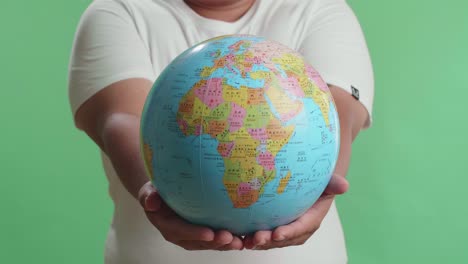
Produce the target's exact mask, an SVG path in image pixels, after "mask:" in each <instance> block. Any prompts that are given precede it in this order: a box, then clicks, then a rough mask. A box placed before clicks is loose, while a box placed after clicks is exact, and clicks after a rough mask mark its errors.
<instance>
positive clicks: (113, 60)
mask: <svg viewBox="0 0 468 264" xmlns="http://www.w3.org/2000/svg"><path fill="white" fill-rule="evenodd" d="M128 78H146V79H148V80H150V81H154V79H155V76H154V71H153V67H152V63H151V60H150V56H149V52H148V49H147V48H146V47H145V45H144V43H143V41H142V39H141V38H140V36H139V34H138V31H137V29H136V27H135V24H134V22H133V20H132V16H131V13H130V10H129V9H128V8H127V7H126V6H124V5H123V4H122V3H121V2H119V1H115V0H96V1H94V2H93V3H92V4H91V5H90V6H89V7H88V8H87V9H86V11H85V12H84V14H83V15H82V17H81V20H80V23H79V25H78V28H77V31H76V35H75V39H74V43H73V49H72V53H71V58H70V64H69V79H68V94H69V100H70V105H71V110H72V113H73V115H75V113H76V111H77V110H78V108H79V107H80V106H81V105H82V104H83V103H84V102H85V101H86V100H88V99H89V98H90V97H92V96H93V95H94V94H96V93H97V92H99V91H100V90H102V89H103V88H105V87H107V86H109V85H110V84H112V83H115V82H118V81H121V80H124V79H128Z"/></svg>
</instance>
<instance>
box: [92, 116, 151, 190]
mask: <svg viewBox="0 0 468 264" xmlns="http://www.w3.org/2000/svg"><path fill="white" fill-rule="evenodd" d="M139 131H140V117H139V116H136V115H131V114H125V113H115V114H112V115H111V116H109V117H108V118H107V119H106V120H105V122H104V125H103V127H102V130H101V135H100V138H101V142H102V146H101V148H102V149H103V151H104V152H105V153H106V154H107V156H108V157H109V158H110V160H111V161H112V165H113V166H114V169H115V170H116V172H117V175H118V176H119V178H120V180H121V182H122V184H123V185H124V186H125V188H126V189H127V190H128V192H129V193H130V194H132V195H133V197H135V198H137V197H138V191H139V189H140V188H141V186H142V185H143V184H145V183H146V182H148V177H147V175H146V170H145V165H144V161H143V158H142V157H141V152H140V132H139Z"/></svg>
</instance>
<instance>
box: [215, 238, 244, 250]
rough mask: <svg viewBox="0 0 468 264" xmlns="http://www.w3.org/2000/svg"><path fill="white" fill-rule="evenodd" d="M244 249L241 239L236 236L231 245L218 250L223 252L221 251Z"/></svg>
mask: <svg viewBox="0 0 468 264" xmlns="http://www.w3.org/2000/svg"><path fill="white" fill-rule="evenodd" d="M242 249H244V243H243V242H242V239H241V238H239V237H236V236H234V238H233V239H232V241H231V243H229V244H227V245H224V246H222V247H219V248H217V250H221V251H227V250H242Z"/></svg>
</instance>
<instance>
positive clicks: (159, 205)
mask: <svg viewBox="0 0 468 264" xmlns="http://www.w3.org/2000/svg"><path fill="white" fill-rule="evenodd" d="M138 199H139V201H140V204H141V205H142V206H143V209H144V210H145V213H146V216H147V217H148V220H149V221H150V222H151V223H152V224H153V225H154V226H155V227H156V228H157V229H158V230H159V232H161V234H162V235H163V237H164V238H165V239H166V240H167V241H169V242H171V243H173V244H176V245H178V246H180V247H182V248H184V249H186V250H208V249H212V250H242V249H243V248H244V244H243V242H242V239H241V238H239V237H237V236H234V235H233V234H231V233H230V232H229V231H226V230H220V231H214V230H212V229H210V228H208V227H204V226H198V225H194V224H190V223H188V222H187V221H185V220H184V219H182V218H181V217H180V216H178V215H177V214H176V213H175V212H174V211H173V210H172V209H171V208H169V206H167V205H166V203H165V202H164V201H163V200H162V199H161V197H160V196H159V194H158V192H157V191H156V189H155V188H154V187H153V185H152V184H151V182H147V183H146V184H144V185H143V186H142V187H141V189H140V192H139V194H138Z"/></svg>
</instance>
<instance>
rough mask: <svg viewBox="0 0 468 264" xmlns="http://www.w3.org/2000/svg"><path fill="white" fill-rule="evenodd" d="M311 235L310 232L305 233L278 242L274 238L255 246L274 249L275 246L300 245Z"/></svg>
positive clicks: (261, 248)
mask: <svg viewBox="0 0 468 264" xmlns="http://www.w3.org/2000/svg"><path fill="white" fill-rule="evenodd" d="M310 237H311V235H310V234H304V235H302V236H299V237H296V238H294V239H290V240H283V241H280V242H276V241H273V240H272V241H270V243H267V244H265V245H261V246H257V247H255V250H268V249H273V248H283V247H290V246H299V245H303V244H304V243H305V242H306V241H307V240H308V239H309V238H310Z"/></svg>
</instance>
